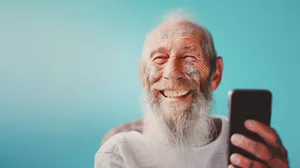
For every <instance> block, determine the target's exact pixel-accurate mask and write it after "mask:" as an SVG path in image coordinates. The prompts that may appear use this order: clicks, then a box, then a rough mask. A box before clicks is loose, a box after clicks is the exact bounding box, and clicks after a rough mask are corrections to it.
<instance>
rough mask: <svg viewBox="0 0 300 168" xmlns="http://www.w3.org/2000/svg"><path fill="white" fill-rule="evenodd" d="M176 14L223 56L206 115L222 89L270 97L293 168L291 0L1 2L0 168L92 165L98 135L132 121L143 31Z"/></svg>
mask: <svg viewBox="0 0 300 168" xmlns="http://www.w3.org/2000/svg"><path fill="white" fill-rule="evenodd" d="M178 7H184V8H186V9H188V11H191V12H192V13H193V14H195V16H196V18H197V20H198V21H201V23H202V24H203V25H204V26H206V27H207V28H208V29H209V30H210V31H211V33H212V34H213V36H214V39H215V44H216V48H217V51H218V53H219V55H221V56H223V58H224V64H225V69H224V76H223V81H222V83H221V85H220V87H219V88H218V90H217V91H216V92H215V99H216V103H217V105H216V108H215V110H214V114H221V115H226V114H227V92H228V90H229V89H233V88H267V89H270V90H271V91H272V92H273V95H274V105H273V116H272V126H273V127H274V128H276V130H277V131H278V133H279V134H280V135H281V138H282V140H283V142H284V144H285V145H286V148H287V149H288V151H289V155H290V162H291V167H293V168H297V167H300V161H299V154H298V151H299V150H300V148H299V145H298V140H299V135H298V133H299V129H300V126H299V117H300V115H299V109H298V108H299V102H298V101H299V91H300V90H299V85H300V80H299V74H298V73H299V72H300V68H299V67H298V65H299V58H298V57H299V54H298V51H299V47H298V45H299V38H300V33H299V29H300V24H299V16H300V10H299V8H300V2H299V1H296V0H295V1H292V0H251V1H250V0H249V1H246V0H228V1H223V0H188V1H183V0H182V1H178V0H177V1H175V0H164V1H160V0H151V1H138V0H136V1H134V0H131V1H130V0H126V1H125V0H123V1H121V0H119V1H117V0H110V1H109V0H106V1H103V0H89V1H87V0H81V1H79V0H78V1H68V0H52V1H30V0H29V1H21V0H20V1H3V0H1V1H0V133H1V134H0V167H1V168H13V167H24V168H38V167H43V168H53V167H57V168H67V167H72V168H82V167H93V164H94V163H93V162H94V154H95V153H96V151H97V150H98V147H99V144H100V141H101V139H102V137H103V135H104V133H106V132H107V131H108V130H109V129H110V128H112V127H114V126H116V125H118V124H121V123H124V122H126V121H129V120H134V119H136V118H138V117H140V106H139V99H140V96H141V85H140V82H139V78H138V58H139V57H140V55H141V50H142V45H143V39H144V36H145V33H146V32H147V31H149V30H150V29H151V28H152V27H154V26H155V25H156V24H157V23H159V21H160V20H159V17H160V16H163V14H164V13H165V12H166V11H169V10H171V9H175V8H178Z"/></svg>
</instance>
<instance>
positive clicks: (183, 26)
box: [147, 21, 203, 42]
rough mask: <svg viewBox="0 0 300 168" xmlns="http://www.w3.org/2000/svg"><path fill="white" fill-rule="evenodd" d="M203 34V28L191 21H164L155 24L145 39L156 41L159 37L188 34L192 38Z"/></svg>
mask: <svg viewBox="0 0 300 168" xmlns="http://www.w3.org/2000/svg"><path fill="white" fill-rule="evenodd" d="M202 34H203V29H202V28H201V27H200V26H198V25H196V24H194V23H191V22H187V21H181V22H172V21H169V22H164V23H162V24H160V25H159V26H157V27H156V28H155V29H153V30H152V32H150V34H149V35H148V37H147V41H149V42H151V41H154V42H155V41H157V40H160V39H165V38H170V37H176V36H181V37H183V36H190V37H193V38H199V39H200V38H201V36H202Z"/></svg>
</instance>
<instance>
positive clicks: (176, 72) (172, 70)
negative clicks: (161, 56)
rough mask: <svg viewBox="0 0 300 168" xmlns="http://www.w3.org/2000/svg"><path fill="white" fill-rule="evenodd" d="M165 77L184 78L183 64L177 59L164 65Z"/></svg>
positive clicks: (170, 78) (172, 78) (171, 78)
mask: <svg viewBox="0 0 300 168" xmlns="http://www.w3.org/2000/svg"><path fill="white" fill-rule="evenodd" d="M163 77H164V78H165V79H169V80H179V79H182V78H184V73H183V72H182V66H181V64H180V62H179V61H178V60H176V59H174V60H169V61H168V62H167V63H166V64H165V67H164V72H163Z"/></svg>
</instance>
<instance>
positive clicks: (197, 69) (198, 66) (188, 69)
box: [184, 62, 209, 81]
mask: <svg viewBox="0 0 300 168" xmlns="http://www.w3.org/2000/svg"><path fill="white" fill-rule="evenodd" d="M184 67H185V73H186V74H187V75H188V76H189V77H191V78H192V79H194V80H195V81H199V80H206V79H207V78H208V74H209V72H208V67H207V66H206V65H205V64H204V63H197V62H189V63H184Z"/></svg>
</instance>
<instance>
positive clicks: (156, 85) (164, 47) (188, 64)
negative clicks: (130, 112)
mask: <svg viewBox="0 0 300 168" xmlns="http://www.w3.org/2000/svg"><path fill="white" fill-rule="evenodd" d="M202 34H203V33H202V32H201V31H199V30H198V29H196V27H195V26H193V25H191V24H189V23H184V22H182V23H164V24H161V25H160V26H159V27H157V28H156V29H154V30H153V32H152V33H151V35H150V37H149V38H148V40H147V42H146V47H145V49H146V52H145V53H146V54H145V55H144V57H143V60H144V64H143V65H142V66H143V76H144V87H146V89H147V91H148V92H150V93H151V95H152V96H153V97H154V99H155V101H156V102H158V103H159V106H160V110H161V111H162V112H163V113H165V114H166V115H167V116H168V117H172V115H173V113H174V111H177V112H181V113H187V112H188V111H189V110H190V109H191V108H192V105H193V102H194V100H195V98H196V97H197V96H199V94H204V96H208V95H205V94H207V90H208V80H209V65H208V58H206V57H205V56H204V52H203V50H202V48H203V47H201V45H202V44H201V41H203V40H202Z"/></svg>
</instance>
